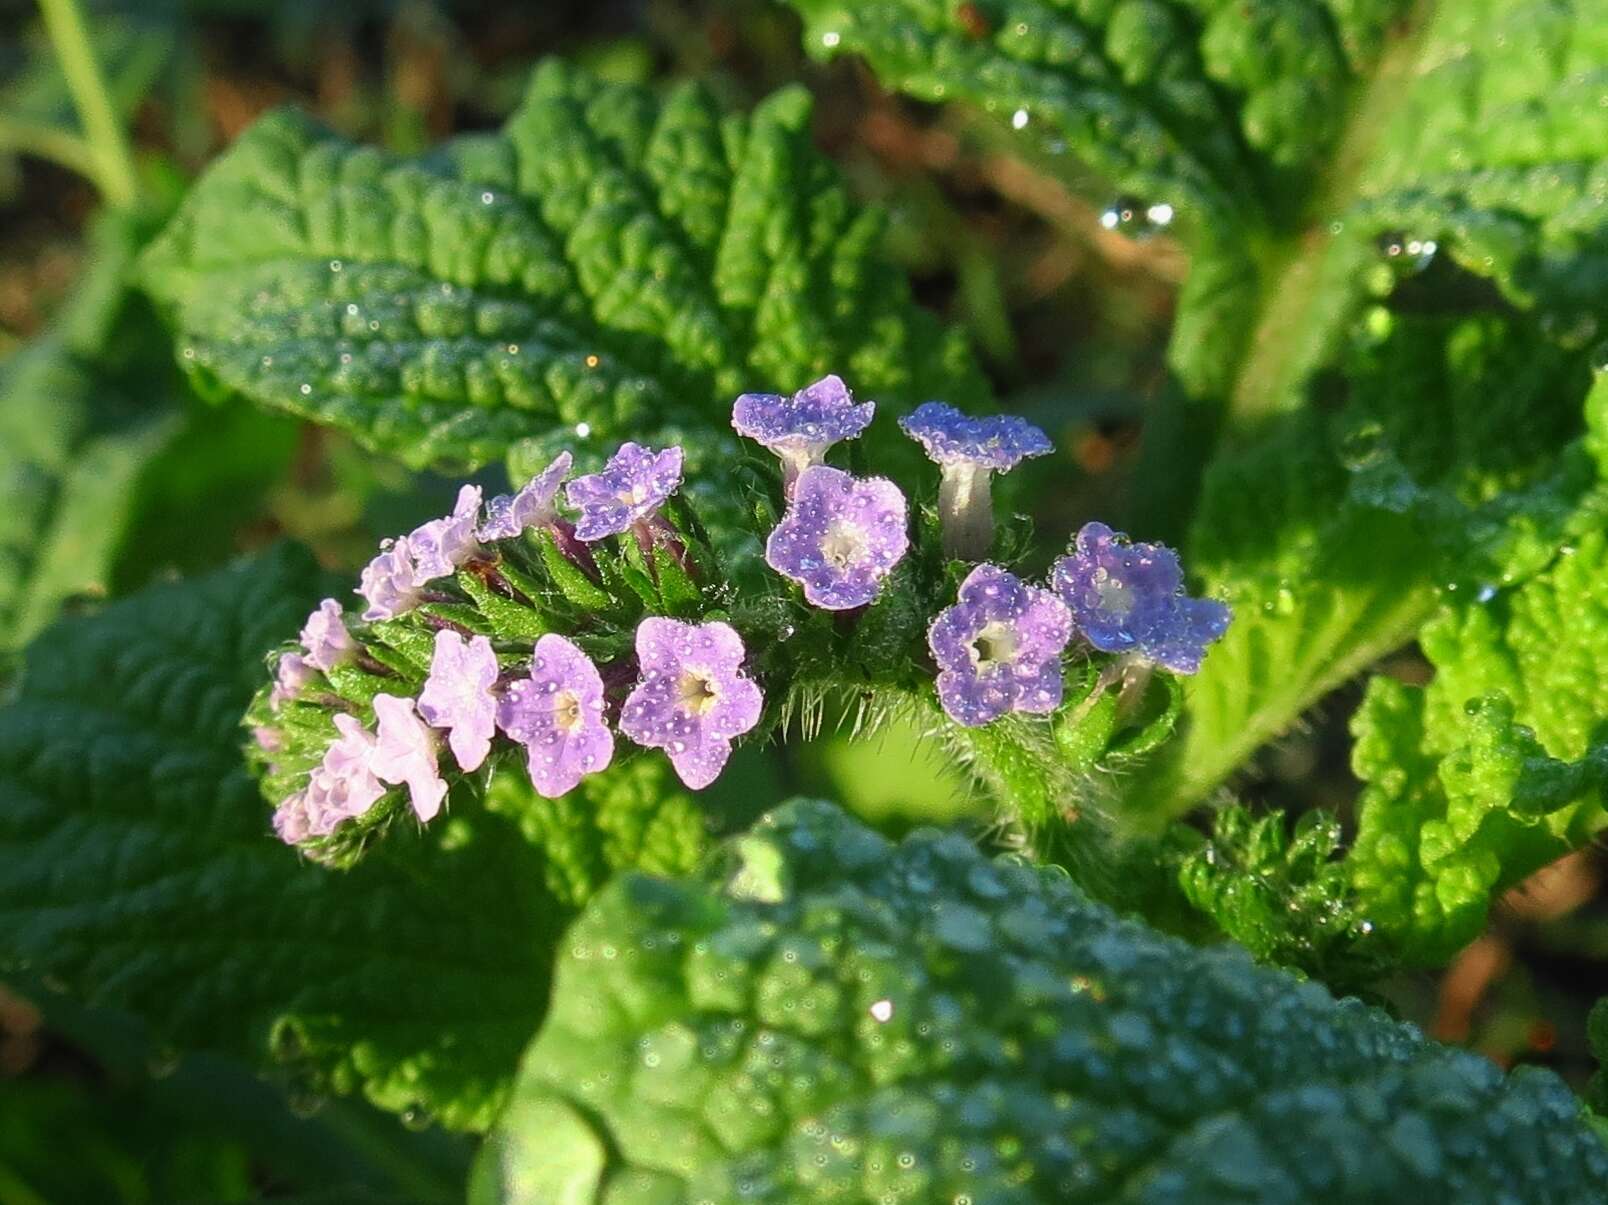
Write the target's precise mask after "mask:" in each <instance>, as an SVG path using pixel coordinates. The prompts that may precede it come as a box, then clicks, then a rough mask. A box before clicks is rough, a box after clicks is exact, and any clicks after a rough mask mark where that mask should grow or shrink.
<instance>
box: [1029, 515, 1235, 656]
mask: <svg viewBox="0 0 1608 1205" xmlns="http://www.w3.org/2000/svg"><path fill="white" fill-rule="evenodd" d="M1050 584H1051V585H1052V586H1054V587H1055V592H1056V593H1057V594H1059V595H1060V596H1061V598H1062V600H1063V601H1064V602H1065V603H1066V605H1067V606H1068V607H1070V608H1071V610H1072V617H1073V620H1074V621H1075V622H1076V624H1077V627H1078V631H1079V633H1080V634H1081V635H1082V636H1083V638H1084V639H1085V640H1087V641H1088V642H1089V643H1090V644H1091V645H1093V646H1094V647H1095V648H1097V649H1100V650H1101V651H1103V652H1107V653H1130V652H1131V653H1136V654H1138V655H1139V656H1141V657H1143V658H1144V659H1145V660H1147V661H1154V662H1155V663H1156V664H1157V665H1162V666H1165V667H1166V668H1168V669H1170V670H1172V671H1174V672H1175V673H1180V674H1192V673H1194V672H1195V671H1196V670H1198V669H1199V668H1200V663H1201V658H1203V657H1204V656H1205V655H1206V646H1207V645H1208V644H1211V643H1212V642H1213V641H1214V640H1217V639H1219V638H1221V636H1222V635H1223V633H1224V632H1226V631H1227V630H1228V623H1229V620H1230V619H1231V618H1232V617H1233V613H1232V612H1231V611H1230V610H1229V608H1228V606H1227V604H1225V603H1220V602H1217V601H1215V600H1214V599H1209V598H1190V597H1188V596H1187V595H1186V594H1185V593H1184V575H1183V571H1182V570H1181V569H1180V568H1179V565H1178V554H1177V553H1175V552H1173V550H1172V549H1170V548H1168V547H1166V546H1165V545H1163V544H1137V543H1131V542H1130V541H1129V540H1128V537H1127V536H1125V535H1123V534H1121V533H1120V532H1114V531H1112V530H1111V529H1110V528H1109V527H1107V526H1106V525H1105V524H1104V523H1085V524H1084V525H1083V529H1082V530H1081V531H1079V532H1078V537H1077V545H1076V547H1075V548H1074V550H1073V551H1072V552H1071V553H1070V554H1068V555H1067V556H1063V557H1061V558H1060V559H1058V560H1057V561H1056V562H1055V565H1054V566H1053V567H1052V568H1051V570H1050Z"/></svg>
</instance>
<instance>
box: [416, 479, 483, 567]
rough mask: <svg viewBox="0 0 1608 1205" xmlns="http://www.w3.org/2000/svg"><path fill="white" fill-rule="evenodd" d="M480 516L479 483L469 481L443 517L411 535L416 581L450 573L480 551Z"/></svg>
mask: <svg viewBox="0 0 1608 1205" xmlns="http://www.w3.org/2000/svg"><path fill="white" fill-rule="evenodd" d="M479 518H480V487H479V486H478V485H466V486H464V487H463V488H462V489H460V490H459V491H458V503H457V505H456V506H454V507H453V508H452V513H451V514H450V515H448V516H447V517H446V518H444V519H431V520H430V521H429V522H428V523H425V524H423V525H421V526H419V527H416V528H415V529H414V530H413V531H412V533H410V534H409V536H408V548H409V549H410V551H411V552H412V553H413V581H414V584H415V585H423V584H424V583H425V582H430V581H434V580H435V579H436V578H438V577H451V576H452V575H453V574H454V573H456V572H457V571H458V566H459V565H462V564H463V563H464V562H465V561H467V560H469V558H470V557H472V556H474V555H475V554H476V553H477V552H479V551H480V544H479V542H478V541H477V540H476V539H475V524H476V522H477V521H478V520H479Z"/></svg>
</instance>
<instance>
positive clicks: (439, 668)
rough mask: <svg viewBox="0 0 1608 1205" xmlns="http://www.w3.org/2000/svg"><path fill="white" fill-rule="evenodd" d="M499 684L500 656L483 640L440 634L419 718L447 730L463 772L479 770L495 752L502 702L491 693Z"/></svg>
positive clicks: (431, 660)
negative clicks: (493, 750)
mask: <svg viewBox="0 0 1608 1205" xmlns="http://www.w3.org/2000/svg"><path fill="white" fill-rule="evenodd" d="M496 682H497V654H496V653H495V652H493V651H492V648H491V641H490V640H487V639H486V638H485V637H484V636H472V637H470V638H469V639H468V640H465V639H464V638H463V637H462V636H460V635H458V633H456V632H453V631H450V630H445V629H444V630H442V631H440V632H437V633H436V638H435V654H434V656H432V657H431V659H430V676H429V677H428V678H426V679H425V682H424V690H423V691H421V692H420V694H419V714H420V715H421V716H423V717H424V719H425V721H426V722H427V723H429V724H431V725H433V726H434V727H436V728H445V729H447V730H448V733H447V745H448V747H450V748H451V750H452V756H453V757H454V758H456V759H457V762H458V767H459V768H460V769H462V770H474V769H476V768H478V767H479V765H480V763H481V762H483V761H485V760H486V755H487V754H488V753H490V752H491V738H492V734H493V733H494V732H495V731H496V721H497V700H496V699H494V698H493V697H492V694H491V688H492V687H493V686H494V685H496Z"/></svg>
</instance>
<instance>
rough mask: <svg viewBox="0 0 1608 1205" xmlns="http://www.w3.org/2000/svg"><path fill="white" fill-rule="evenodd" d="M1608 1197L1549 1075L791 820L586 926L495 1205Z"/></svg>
mask: <svg viewBox="0 0 1608 1205" xmlns="http://www.w3.org/2000/svg"><path fill="white" fill-rule="evenodd" d="M1605 1175H1608V1152H1605V1151H1604V1149H1603V1148H1602V1147H1601V1146H1600V1145H1599V1143H1598V1141H1597V1139H1596V1137H1595V1136H1594V1134H1593V1133H1592V1131H1591V1129H1590V1128H1589V1127H1588V1125H1587V1124H1586V1122H1585V1119H1584V1109H1583V1106H1581V1105H1580V1103H1579V1102H1578V1101H1577V1100H1576V1099H1575V1098H1574V1097H1573V1096H1572V1095H1571V1094H1570V1093H1569V1092H1568V1091H1567V1090H1566V1089H1565V1088H1564V1087H1563V1085H1562V1084H1561V1083H1560V1082H1559V1081H1558V1080H1557V1079H1555V1078H1554V1077H1553V1076H1552V1075H1550V1074H1549V1073H1546V1072H1540V1071H1535V1070H1528V1069H1526V1070H1522V1071H1520V1072H1518V1073H1516V1074H1515V1075H1513V1076H1512V1077H1511V1078H1509V1079H1507V1080H1504V1079H1503V1077H1502V1075H1501V1074H1500V1072H1498V1071H1497V1070H1496V1068H1494V1067H1493V1066H1491V1065H1490V1064H1489V1063H1488V1062H1485V1061H1484V1060H1482V1059H1479V1058H1477V1057H1475V1056H1473V1055H1469V1054H1464V1053H1460V1052H1457V1051H1453V1050H1449V1049H1447V1048H1445V1047H1442V1046H1438V1045H1435V1044H1434V1043H1431V1042H1428V1041H1426V1040H1425V1039H1424V1038H1423V1037H1422V1036H1421V1035H1420V1034H1419V1033H1418V1032H1417V1031H1416V1030H1415V1029H1413V1028H1412V1027H1411V1026H1407V1025H1403V1024H1400V1023H1397V1022H1393V1021H1391V1020H1389V1019H1388V1018H1387V1017H1385V1016H1384V1015H1383V1014H1382V1013H1379V1012H1377V1011H1375V1010H1372V1009H1369V1008H1366V1007H1364V1006H1362V1005H1361V1004H1359V1003H1357V1002H1356V1001H1354V1000H1353V1001H1338V1002H1337V1001H1335V1000H1334V999H1332V998H1331V997H1330V996H1329V995H1328V994H1327V993H1326V992H1324V991H1323V990H1322V989H1321V988H1319V987H1317V986H1315V985H1312V984H1302V983H1299V982H1297V981H1296V980H1294V979H1292V978H1290V977H1289V976H1286V975H1283V974H1280V973H1276V972H1270V971H1266V970H1262V969H1258V968H1256V967H1254V966H1253V965H1251V963H1250V962H1249V960H1248V959H1247V958H1246V957H1245V956H1244V955H1243V954H1242V953H1234V952H1231V951H1226V950H1216V951H1202V950H1196V949H1193V948H1191V947H1189V946H1187V945H1185V944H1184V943H1182V942H1179V941H1176V940H1173V939H1169V938H1163V937H1161V936H1159V935H1157V934H1156V933H1154V932H1153V931H1150V930H1147V929H1145V928H1144V927H1143V926H1140V925H1138V924H1135V923H1133V922H1130V921H1124V920H1120V919H1118V918H1117V917H1116V916H1115V915H1114V914H1113V913H1111V912H1109V911H1108V910H1106V909H1105V908H1102V907H1100V906H1099V905H1096V904H1093V903H1091V902H1090V901H1089V900H1088V899H1087V898H1086V897H1085V896H1084V895H1083V894H1082V893H1081V892H1080V891H1078V889H1077V888H1076V887H1074V886H1072V885H1071V884H1070V883H1069V882H1067V881H1066V880H1065V879H1064V878H1062V877H1059V876H1057V875H1054V874H1052V873H1049V872H1046V871H1042V870H1035V869H1032V868H1030V867H1027V866H1023V865H1011V864H999V863H994V862H990V861H989V860H988V859H986V858H984V857H983V856H982V855H980V854H979V853H978V852H977V850H976V849H975V848H974V847H973V846H972V844H971V843H970V842H968V841H966V840H964V839H963V838H961V837H960V836H958V835H954V834H950V835H943V834H940V833H937V832H934V831H931V830H928V831H924V832H921V833H918V834H916V835H914V836H912V837H911V838H909V839H908V840H906V841H905V842H904V843H902V844H900V845H897V846H895V845H891V844H890V843H888V842H887V841H886V840H884V839H882V838H881V837H878V836H876V835H875V834H873V833H871V832H870V831H868V830H867V829H865V828H863V827H861V826H860V825H859V824H857V823H856V822H854V821H852V820H850V819H848V818H847V817H845V816H844V815H843V814H842V813H841V812H839V811H838V810H837V809H835V808H833V807H831V806H829V805H826V804H817V803H795V804H791V805H788V806H787V807H784V808H783V809H781V810H780V811H778V812H776V813H774V814H773V815H772V816H771V817H769V818H768V819H767V820H765V821H762V822H761V823H760V825H759V826H757V827H756V828H755V830H754V831H752V832H751V833H750V834H748V835H747V836H745V837H742V838H739V839H737V840H736V841H734V842H733V843H732V844H730V845H729V846H728V847H727V849H726V852H725V854H724V856H722V857H720V858H718V859H715V860H714V861H713V862H712V863H711V865H710V867H709V868H708V869H707V870H706V872H705V873H704V874H703V875H702V876H701V877H700V878H698V879H696V880H690V881H680V882H676V881H671V882H665V881H661V880H656V879H650V878H646V877H644V876H641V875H629V876H626V877H625V878H623V879H621V880H620V881H618V882H616V883H615V884H614V885H613V886H612V887H610V888H609V889H608V890H606V891H605V892H604V893H603V894H602V895H600V896H599V897H598V898H597V899H596V900H594V901H593V903H592V904H591V905H590V906H589V907H588V909H587V911H586V912H585V913H584V914H583V915H582V918H581V919H580V921H579V922H577V924H576V926H575V928H574V929H573V930H572V932H571V934H570V936H569V939H568V941H567V942H566V948H565V950H564V951H563V953H562V955H561V957H560V961H559V968H558V975H557V982H556V987H555V991H554V999H553V1006H552V1010H551V1012H550V1013H549V1016H548V1020H547V1023H546V1025H545V1027H544V1028H543V1030H542V1033H541V1035H540V1037H539V1038H538V1039H537V1041H536V1043H535V1045H534V1046H532V1048H531V1050H530V1051H529V1053H528V1054H527V1055H526V1059H525V1065H524V1068H523V1070H522V1072H521V1074H520V1080H519V1086H518V1089H517V1090H516V1094H515V1096H514V1099H513V1102H512V1104H511V1106H510V1109H509V1112H508V1114H507V1116H506V1117H505V1118H504V1120H503V1122H502V1125H501V1126H500V1127H499V1129H498V1131H497V1132H496V1134H495V1135H494V1137H493V1139H492V1143H491V1145H490V1146H489V1147H488V1150H487V1152H486V1154H485V1155H484V1156H483V1158H482V1165H481V1168H480V1172H479V1176H478V1184H477V1190H478V1191H477V1195H476V1197H475V1199H476V1200H477V1201H484V1202H491V1201H510V1202H515V1201H517V1202H532V1203H535V1202H542V1203H548V1202H557V1201H563V1202H569V1203H572V1205H582V1203H584V1202H594V1201H595V1202H604V1201H607V1202H609V1205H634V1203H638V1202H653V1203H654V1205H690V1203H691V1202H698V1201H734V1200H753V1201H776V1202H797V1201H841V1202H845V1203H849V1202H853V1203H859V1202H886V1201H909V1202H937V1201H944V1202H949V1201H958V1200H964V1201H972V1202H976V1203H978V1205H982V1203H983V1202H989V1203H998V1205H1004V1203H1006V1202H1020V1203H1024V1205H1025V1203H1027V1202H1036V1201H1044V1202H1051V1201H1053V1202H1074V1201H1102V1202H1110V1201H1133V1202H1158V1203H1159V1202H1178V1203H1180V1205H1181V1203H1184V1202H1191V1203H1200V1202H1208V1201H1210V1202H1227V1201H1259V1202H1264V1203H1272V1202H1291V1203H1292V1205H1293V1203H1295V1202H1306V1201H1312V1200H1318V1199H1322V1200H1329V1201H1337V1202H1338V1201H1344V1202H1359V1203H1361V1202H1376V1201H1381V1200H1389V1199H1398V1198H1402V1197H1406V1196H1408V1195H1411V1194H1418V1195H1419V1196H1420V1198H1421V1199H1425V1200H1457V1201H1496V1200H1502V1199H1510V1198H1511V1199H1515V1200H1524V1201H1526V1202H1535V1203H1537V1205H1539V1203H1541V1202H1547V1201H1559V1202H1564V1201H1578V1200H1585V1199H1588V1198H1589V1197H1590V1196H1591V1195H1592V1193H1593V1192H1594V1191H1595V1188H1594V1186H1595V1185H1597V1184H1600V1183H1601V1181H1602V1178H1603V1177H1604V1176H1605Z"/></svg>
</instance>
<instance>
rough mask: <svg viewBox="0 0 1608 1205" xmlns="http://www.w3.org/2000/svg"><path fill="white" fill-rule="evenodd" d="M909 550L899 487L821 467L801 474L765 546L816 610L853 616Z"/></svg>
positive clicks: (767, 555)
mask: <svg viewBox="0 0 1608 1205" xmlns="http://www.w3.org/2000/svg"><path fill="white" fill-rule="evenodd" d="M831 379H836V378H831ZM909 546H910V537H909V535H908V534H907V532H906V519H905V499H904V495H903V494H902V493H900V492H899V487H898V486H896V485H894V484H893V482H891V481H887V480H884V479H883V478H881V477H873V478H871V479H870V480H867V481H856V480H855V479H854V478H853V477H851V476H850V475H849V474H848V473H844V472H841V471H840V470H838V469H834V468H831V467H829V466H827V465H824V464H817V465H812V466H810V467H809V468H806V469H805V470H804V471H803V472H802V473H801V474H799V478H798V484H797V486H796V487H795V489H794V492H793V499H792V502H791V503H790V504H789V505H788V508H787V513H786V514H785V515H783V516H782V521H781V522H780V523H779V524H777V525H776V528H775V530H773V531H772V532H771V533H770V538H769V539H768V540H766V542H765V560H766V562H767V563H768V564H769V565H770V567H771V568H772V569H774V570H776V572H778V573H780V574H782V575H783V576H784V577H790V578H792V579H793V580H794V581H795V582H798V583H799V584H800V585H801V586H803V587H804V597H805V598H806V599H808V600H809V602H810V603H811V604H812V605H814V606H817V607H822V608H824V609H825V610H828V611H847V610H850V609H851V608H854V607H863V606H865V605H866V604H867V603H869V602H871V601H872V600H873V599H874V598H876V596H877V594H878V593H879V592H880V591H881V589H882V580H883V579H884V578H885V577H887V576H888V573H889V572H890V571H891V570H892V569H893V567H894V566H895V565H897V564H898V563H899V560H900V558H902V557H903V556H904V554H905V551H906V549H908V548H909Z"/></svg>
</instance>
